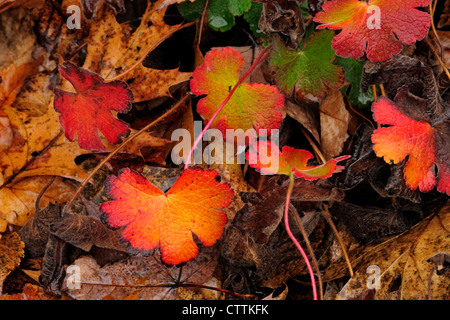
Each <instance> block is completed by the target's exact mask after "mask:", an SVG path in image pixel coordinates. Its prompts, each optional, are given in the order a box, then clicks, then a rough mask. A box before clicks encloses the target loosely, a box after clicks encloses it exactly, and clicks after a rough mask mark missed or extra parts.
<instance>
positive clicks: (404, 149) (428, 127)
mask: <svg viewBox="0 0 450 320" xmlns="http://www.w3.org/2000/svg"><path fill="white" fill-rule="evenodd" d="M406 90H407V89H405V88H404V87H402V88H401V89H399V91H398V93H397V96H396V97H395V100H396V103H394V102H392V101H391V100H389V99H388V98H385V97H380V99H379V101H378V102H376V103H374V104H373V105H372V111H373V116H374V119H375V121H377V122H378V123H381V124H386V125H391V126H390V127H383V128H379V129H376V130H375V131H374V133H373V134H372V142H373V143H374V146H373V150H374V151H375V153H376V154H377V156H378V157H383V158H384V160H385V161H386V162H387V163H389V162H392V163H394V164H395V163H399V162H400V161H403V160H404V159H405V158H406V157H408V161H407V162H406V165H405V168H404V176H405V181H406V185H407V186H408V188H410V189H412V190H415V189H417V188H419V190H420V191H422V192H427V191H430V190H431V189H433V187H434V186H435V184H436V178H435V164H436V166H437V168H438V170H439V175H438V188H437V190H438V191H440V192H443V193H447V194H450V186H449V184H450V170H449V168H450V165H449V163H448V162H449V160H448V159H449V157H448V146H447V144H448V141H449V133H450V130H449V122H448V120H447V121H443V122H435V121H432V120H431V119H430V118H429V117H428V116H427V114H426V112H425V110H426V101H424V100H422V99H419V98H418V97H415V96H413V95H411V94H410V93H409V92H407V91H406ZM408 111H409V114H408V113H406V112H408ZM413 117H414V118H413Z"/></svg>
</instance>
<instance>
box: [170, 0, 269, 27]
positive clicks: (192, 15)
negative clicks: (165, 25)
mask: <svg viewBox="0 0 450 320" xmlns="http://www.w3.org/2000/svg"><path fill="white" fill-rule="evenodd" d="M205 5H206V0H197V1H195V2H190V1H185V2H182V3H180V4H179V5H178V11H179V12H180V14H181V15H182V16H183V18H185V19H186V20H188V21H194V20H195V19H197V18H199V17H200V16H201V15H202V13H203V9H204V8H205ZM251 7H252V1H251V0H210V1H209V4H208V10H207V15H208V17H207V19H208V20H207V21H208V26H209V27H210V28H211V29H213V30H215V31H228V30H230V29H231V28H232V27H233V26H234V23H235V20H234V17H235V16H241V15H243V14H245V13H246V12H248V11H249V10H250V9H251ZM261 8H262V4H261ZM261 10H262V9H261ZM260 16H261V12H259V16H258V17H257V18H256V17H254V18H253V19H254V20H255V19H258V21H259V17H260ZM258 21H257V22H256V27H257V25H258ZM252 31H253V30H252Z"/></svg>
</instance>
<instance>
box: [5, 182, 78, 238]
mask: <svg viewBox="0 0 450 320" xmlns="http://www.w3.org/2000/svg"><path fill="white" fill-rule="evenodd" d="M50 180H51V177H50V176H37V177H30V178H26V179H23V180H20V181H18V182H17V183H14V184H13V185H10V186H9V185H8V186H4V187H2V188H0V232H3V231H5V229H6V226H7V224H12V225H17V226H23V225H24V224H25V223H26V222H27V221H28V219H29V218H30V217H31V216H32V215H33V214H34V212H35V202H36V199H37V197H38V195H39V193H40V192H41V190H42V189H43V188H44V187H45V186H46V185H47V184H48V183H49V181H50ZM75 190H76V188H75V186H74V185H71V184H68V183H66V182H64V181H63V180H62V178H57V179H56V180H55V181H54V182H53V183H52V185H51V187H50V188H49V189H48V190H47V192H46V193H45V194H44V196H43V197H42V199H41V202H40V204H39V207H40V208H44V207H46V206H47V205H48V204H49V203H50V202H53V203H54V202H56V201H58V202H60V203H61V202H65V201H68V200H69V199H70V198H71V196H72V194H73V193H74V192H75Z"/></svg>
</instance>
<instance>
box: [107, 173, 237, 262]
mask: <svg viewBox="0 0 450 320" xmlns="http://www.w3.org/2000/svg"><path fill="white" fill-rule="evenodd" d="M217 177H218V174H217V171H213V170H203V169H199V168H197V169H188V170H185V171H184V172H183V173H182V174H181V176H180V177H179V178H178V180H177V181H176V182H175V184H174V185H173V186H172V188H171V189H170V190H169V191H167V192H166V193H164V192H163V191H161V190H160V189H158V188H156V187H155V186H154V185H152V184H151V183H150V182H149V181H148V180H147V179H146V178H145V177H143V176H141V175H140V174H138V173H136V172H134V171H132V170H130V169H124V170H123V171H122V172H121V173H120V174H119V176H118V177H116V176H110V177H109V178H108V179H107V182H106V185H107V191H108V193H109V195H110V196H111V197H112V198H113V199H114V200H112V201H108V202H105V203H103V204H102V205H101V210H103V212H104V213H105V214H106V220H107V223H108V225H109V226H111V227H114V228H117V227H123V226H126V227H125V229H124V231H123V233H122V239H123V240H125V241H127V242H129V244H130V245H131V247H132V248H135V249H137V250H144V251H149V250H153V249H156V248H157V247H158V246H160V247H161V254H162V260H163V261H164V262H165V263H168V264H180V263H183V262H186V261H189V260H191V259H193V258H195V257H196V256H197V254H198V248H197V245H196V244H195V242H194V239H193V237H192V233H194V234H195V235H196V236H197V238H198V239H199V240H200V241H201V242H202V243H203V244H204V245H205V246H211V245H213V244H214V243H215V242H216V241H217V240H218V239H219V238H220V237H221V236H222V233H223V228H224V226H225V224H226V222H227V216H226V215H225V213H224V212H223V211H222V209H223V208H226V207H227V206H228V205H229V204H230V202H231V200H232V198H233V191H232V190H231V188H230V187H229V185H228V184H226V183H219V182H218V181H217V180H216V179H217Z"/></svg>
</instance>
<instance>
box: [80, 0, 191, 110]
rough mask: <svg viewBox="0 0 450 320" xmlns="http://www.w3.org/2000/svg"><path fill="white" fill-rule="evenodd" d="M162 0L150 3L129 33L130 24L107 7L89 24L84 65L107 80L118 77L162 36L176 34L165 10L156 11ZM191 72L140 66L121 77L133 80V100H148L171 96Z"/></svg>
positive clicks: (176, 27)
mask: <svg viewBox="0 0 450 320" xmlns="http://www.w3.org/2000/svg"><path fill="white" fill-rule="evenodd" d="M161 4H162V1H161V0H160V1H157V2H155V3H153V2H149V3H148V6H147V10H146V12H145V13H144V15H143V16H142V18H141V24H140V26H139V27H138V28H137V29H136V30H135V31H134V32H133V34H131V36H130V34H129V28H128V27H127V25H124V26H123V25H121V24H119V23H118V22H117V20H116V18H115V16H114V13H113V11H112V10H111V9H109V8H108V7H106V6H104V10H103V12H102V13H101V14H99V17H98V19H97V20H96V21H93V22H92V23H91V25H90V31H89V34H90V36H89V38H88V46H87V55H86V60H85V63H84V65H83V67H84V68H86V69H88V70H91V71H93V72H97V73H99V74H100V76H102V77H104V78H105V79H108V78H112V77H115V76H117V75H119V74H121V73H123V72H125V71H128V70H129V69H131V68H132V66H133V65H134V64H135V63H136V62H137V61H139V59H141V58H142V56H143V55H145V52H146V50H148V49H149V48H150V47H151V46H153V45H157V44H158V42H159V41H160V39H162V38H164V37H166V36H169V35H171V34H173V33H174V32H175V31H176V30H178V28H179V26H169V25H167V24H166V23H165V22H164V19H163V18H164V14H165V11H166V9H163V10H157V8H158V7H159V6H160V5H161ZM191 74H192V73H190V72H179V71H178V69H173V70H156V69H151V68H146V67H144V66H143V65H142V63H139V64H138V66H137V67H135V68H134V69H133V70H131V71H130V72H129V73H127V74H126V75H124V76H122V77H120V80H123V81H128V82H131V84H130V86H129V88H130V89H131V90H132V91H133V95H134V101H133V102H140V101H147V100H151V99H155V98H158V97H161V96H169V95H170V93H169V88H170V87H171V86H173V85H176V84H179V83H181V82H183V81H187V80H189V78H190V76H191Z"/></svg>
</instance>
